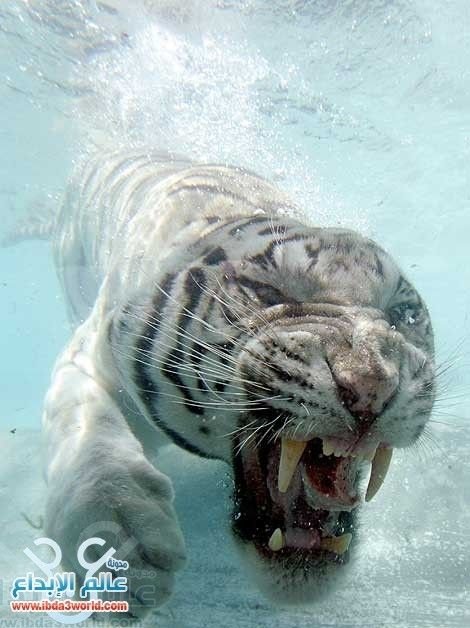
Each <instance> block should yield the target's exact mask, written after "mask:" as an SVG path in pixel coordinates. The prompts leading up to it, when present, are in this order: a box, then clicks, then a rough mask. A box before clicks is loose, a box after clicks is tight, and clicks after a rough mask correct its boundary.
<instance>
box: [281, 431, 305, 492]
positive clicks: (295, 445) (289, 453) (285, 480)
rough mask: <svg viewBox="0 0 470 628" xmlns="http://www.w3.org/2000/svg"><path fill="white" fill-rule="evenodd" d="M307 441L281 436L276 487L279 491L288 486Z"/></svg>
mask: <svg viewBox="0 0 470 628" xmlns="http://www.w3.org/2000/svg"><path fill="white" fill-rule="evenodd" d="M306 446H307V441H304V440H290V439H289V438H283V439H282V441H281V460H280V462H279V475H278V478H277V487H278V489H279V491H280V492H281V493H285V492H286V491H287V489H288V488H289V484H290V482H291V480H292V476H293V475H294V473H295V470H296V468H297V465H298V463H299V460H300V457H301V456H302V454H303V453H304V450H305V447H306Z"/></svg>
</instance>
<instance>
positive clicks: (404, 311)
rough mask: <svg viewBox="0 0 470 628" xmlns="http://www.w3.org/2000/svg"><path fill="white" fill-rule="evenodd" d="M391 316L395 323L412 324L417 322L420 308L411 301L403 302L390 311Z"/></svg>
mask: <svg viewBox="0 0 470 628" xmlns="http://www.w3.org/2000/svg"><path fill="white" fill-rule="evenodd" d="M390 317H391V320H392V323H393V324H394V325H398V324H401V325H408V326H412V325H415V324H416V321H417V319H418V317H419V311H418V308H417V307H416V306H415V305H414V304H411V303H402V304H401V305H398V306H396V307H394V308H392V310H391V311H390Z"/></svg>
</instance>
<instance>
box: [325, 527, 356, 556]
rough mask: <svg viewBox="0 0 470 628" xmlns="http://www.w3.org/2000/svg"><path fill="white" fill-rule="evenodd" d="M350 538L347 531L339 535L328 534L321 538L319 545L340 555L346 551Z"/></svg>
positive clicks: (350, 535)
mask: <svg viewBox="0 0 470 628" xmlns="http://www.w3.org/2000/svg"><path fill="white" fill-rule="evenodd" d="M351 539H352V534H350V533H349V532H347V533H346V534H342V535H341V536H329V537H326V538H324V539H322V540H321V543H320V547H321V548H322V549H326V550H328V551H329V552H334V553H335V554H338V556H341V554H344V553H345V552H347V551H348V548H349V544H350V543H351Z"/></svg>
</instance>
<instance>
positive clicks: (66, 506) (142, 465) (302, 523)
mask: <svg viewBox="0 0 470 628" xmlns="http://www.w3.org/2000/svg"><path fill="white" fill-rule="evenodd" d="M294 215H295V207H294V206H293V204H292V203H291V202H290V201H289V200H288V199H287V198H286V197H285V196H284V195H283V194H282V193H281V192H280V191H279V190H278V189H276V188H275V187H274V186H272V185H271V184H270V183H268V182H267V181H265V180H264V179H262V178H260V177H258V176H256V175H255V174H253V173H251V172H248V171H246V170H242V169H240V168H235V167H226V166H220V165H197V164H191V163H190V162H188V161H186V160H184V159H180V158H176V157H170V156H168V155H162V154H159V153H156V152H152V151H150V152H145V151H142V152H134V153H126V154H124V153H114V154H109V155H106V156H101V157H98V158H96V159H90V160H89V162H88V163H87V164H86V165H85V166H84V167H83V168H82V169H81V170H80V171H79V172H78V174H77V175H76V176H75V179H74V181H73V182H72V183H71V184H70V186H69V190H68V193H67V196H66V200H65V203H64V205H63V208H62V210H61V213H60V216H59V218H58V220H57V221H56V222H55V224H54V229H53V240H54V249H55V261H56V265H57V270H58V273H59V276H60V279H61V283H62V286H63V290H64V293H65V295H66V300H67V304H68V307H69V312H70V316H71V319H72V320H73V321H74V322H75V323H77V324H79V325H78V327H77V329H76V331H75V333H74V335H73V337H72V339H71V341H70V343H69V344H68V346H67V347H66V348H65V350H64V352H63V353H62V355H61V356H60V357H59V359H58V361H57V364H56V366H55V370H54V373H53V379H52V384H51V386H50V389H49V391H48V394H47V398H46V402H45V411H44V432H45V439H46V447H47V451H46V475H47V482H48V486H49V497H48V502H47V515H46V530H47V533H48V534H49V535H50V536H51V537H52V538H54V539H55V540H56V541H58V542H59V544H60V545H61V547H62V549H63V551H64V567H66V568H68V569H72V570H76V571H77V572H78V573H80V566H79V565H78V564H77V562H76V548H77V545H78V543H79V542H80V541H81V540H83V539H82V536H83V534H84V531H85V530H87V531H88V536H90V534H89V532H90V530H92V531H94V532H95V533H97V532H99V534H98V536H104V537H105V538H106V539H107V540H108V541H109V543H111V544H113V545H114V546H117V545H119V546H120V547H123V546H125V547H127V548H128V549H127V555H126V557H125V558H126V560H128V561H129V563H130V565H132V567H133V568H135V569H136V570H141V573H142V572H145V573H147V574H150V575H149V576H147V577H144V578H142V577H140V576H139V577H136V578H133V577H132V573H131V577H130V590H129V593H128V595H129V600H130V602H131V612H132V614H135V615H141V614H142V613H144V612H145V611H146V610H147V609H148V608H151V607H152V606H156V605H159V604H161V603H163V602H165V601H166V600H167V599H168V597H169V596H170V594H171V591H172V587H173V583H174V575H175V572H176V571H177V570H178V569H180V568H181V567H183V565H184V563H185V556H186V550H185V544H184V540H183V537H182V533H181V530H180V527H179V524H178V519H177V515H176V513H175V510H174V507H173V505H172V501H173V491H172V484H171V480H170V478H168V477H167V476H165V475H164V474H163V473H161V472H160V471H159V470H158V469H157V468H155V467H154V466H153V465H152V464H150V462H149V461H148V460H147V458H146V455H145V452H144V447H143V444H142V443H141V442H139V440H138V438H139V435H140V437H141V438H143V437H142V436H141V435H142V433H144V424H147V423H150V424H151V425H152V426H154V427H155V428H156V429H157V430H159V431H160V433H161V434H165V435H166V436H168V437H169V438H170V439H172V440H173V441H174V442H175V443H177V444H178V445H180V446H181V447H183V448H185V449H187V450H189V451H190V452H194V453H196V454H198V455H201V456H206V457H211V458H219V459H222V460H225V461H226V462H227V464H228V465H229V467H230V468H231V469H232V471H233V477H234V482H235V490H234V510H233V512H234V516H233V523H232V528H233V534H234V537H235V539H236V541H237V544H238V546H239V547H240V549H241V552H242V554H244V555H246V557H247V558H248V560H249V562H250V564H251V565H252V566H254V570H255V571H256V574H257V579H258V581H259V584H260V586H261V588H262V590H264V591H265V592H266V593H267V594H268V595H271V596H272V597H274V598H275V599H276V600H280V601H284V602H297V601H313V600H316V599H318V598H319V597H321V596H322V595H323V594H324V593H327V592H328V591H330V590H331V589H332V588H333V586H334V585H335V584H336V583H337V582H338V581H339V575H340V574H341V573H342V572H343V571H344V569H345V567H346V564H347V563H348V560H349V556H350V553H351V550H352V548H353V547H355V514H356V511H357V509H358V505H359V503H360V502H361V500H362V498H363V496H361V495H359V494H358V484H359V479H360V477H361V476H364V469H365V470H367V469H368V465H369V462H368V461H372V467H371V475H370V480H369V487H368V489H367V494H366V499H367V500H368V499H370V498H371V497H373V495H374V494H375V492H376V491H377V490H378V489H379V488H380V485H381V482H382V481H383V478H384V477H385V473H386V471H387V467H388V464H389V462H390V458H391V452H392V450H393V448H394V447H407V446H409V445H411V444H413V443H415V441H416V440H417V439H418V438H419V436H420V434H421V433H422V431H423V428H424V426H425V424H426V422H427V420H428V418H429V415H430V411H431V408H432V405H433V399H434V375H435V370H434V357H433V354H434V350H433V334H432V329H431V323H430V320H429V316H428V313H427V310H426V307H425V305H424V304H423V302H422V300H421V298H420V297H419V295H418V293H417V292H416V290H415V289H414V288H413V286H412V285H411V284H410V283H409V282H408V281H407V280H406V279H405V278H404V277H403V275H402V273H401V272H400V270H399V268H398V267H397V266H396V264H395V263H394V262H393V260H392V259H391V258H390V256H389V255H388V254H387V253H385V252H384V251H383V250H382V249H381V248H380V247H379V246H377V245H376V244H375V243H374V242H372V241H371V240H369V239H366V238H364V237H362V236H360V235H358V234H357V233H354V232H352V231H349V230H344V229H337V228H333V229H321V228H314V227H311V226H309V225H306V224H303V223H302V221H299V219H297V218H295V217H293V216H294ZM144 440H145V438H144ZM106 522H107V523H106ZM116 524H117V525H116ZM129 539H130V540H129ZM128 540H129V542H128V545H127V546H126V545H125V543H126V541H128ZM119 558H124V556H119ZM149 585H151V587H150V589H149ZM149 590H150V591H152V593H151V595H149Z"/></svg>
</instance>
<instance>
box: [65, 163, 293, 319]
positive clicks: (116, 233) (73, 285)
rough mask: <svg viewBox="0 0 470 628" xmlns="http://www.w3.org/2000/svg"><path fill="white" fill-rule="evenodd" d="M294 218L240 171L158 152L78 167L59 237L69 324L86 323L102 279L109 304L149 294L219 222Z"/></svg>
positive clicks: (284, 203) (278, 197) (287, 204)
mask: <svg viewBox="0 0 470 628" xmlns="http://www.w3.org/2000/svg"><path fill="white" fill-rule="evenodd" d="M296 211H297V209H296V207H295V205H294V204H293V203H292V202H291V201H290V200H289V199H288V198H287V196H286V195H284V194H283V193H281V192H280V191H279V190H278V189H277V188H275V187H274V186H273V185H271V184H270V183H269V182H268V181H266V180H264V179H262V178H261V177H258V176H257V175H256V174H254V173H252V172H249V171H247V170H244V169H242V168H236V167H229V166H223V165H217V164H214V165H212V164H206V165H198V164H193V163H192V162H190V161H189V160H186V159H184V158H182V157H176V156H172V155H169V154H166V153H160V152H156V151H153V152H152V151H150V152H144V151H142V152H134V153H131V154H129V152H117V153H109V154H105V155H100V156H94V157H92V158H91V159H89V160H86V161H84V162H83V163H82V164H81V165H80V166H79V167H78V168H77V171H76V172H75V174H74V176H73V178H72V180H71V183H70V184H69V186H68V189H67V194H66V197H65V201H64V203H63V205H62V209H61V212H60V214H59V216H58V220H57V227H56V230H55V238H54V245H55V246H54V250H55V263H56V268H57V271H58V273H59V277H60V280H61V284H62V288H63V291H64V294H65V296H66V300H67V303H68V307H69V314H70V317H71V319H72V320H73V321H74V322H80V321H83V320H84V319H85V318H86V316H87V315H88V314H89V312H90V310H91V308H92V307H93V305H94V303H95V300H96V297H97V296H98V292H99V290H100V287H102V284H103V281H104V280H105V279H106V286H107V288H108V289H109V295H113V298H112V299H111V301H112V300H113V299H114V300H116V299H118V298H119V295H120V294H121V292H122V291H123V290H124V291H125V290H127V289H128V288H129V286H132V287H133V288H134V289H135V290H136V291H138V290H139V289H141V290H143V291H145V289H146V284H147V283H148V277H152V281H155V279H156V278H157V280H158V277H161V276H162V275H163V274H164V272H165V259H166V258H168V257H169V256H171V255H172V253H173V252H174V251H175V250H178V251H181V252H183V251H187V250H188V247H189V246H190V245H192V244H194V243H196V242H197V241H198V240H200V239H201V238H204V237H205V236H207V235H209V234H210V233H211V231H213V230H216V229H217V228H218V227H219V226H220V225H221V224H222V223H226V222H230V221H235V220H236V219H238V218H242V217H244V216H259V215H263V216H265V217H267V218H269V217H270V216H273V217H274V216H277V215H279V214H280V215H286V214H294V213H295V212H296ZM182 257H184V255H182ZM110 306H111V305H110Z"/></svg>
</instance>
